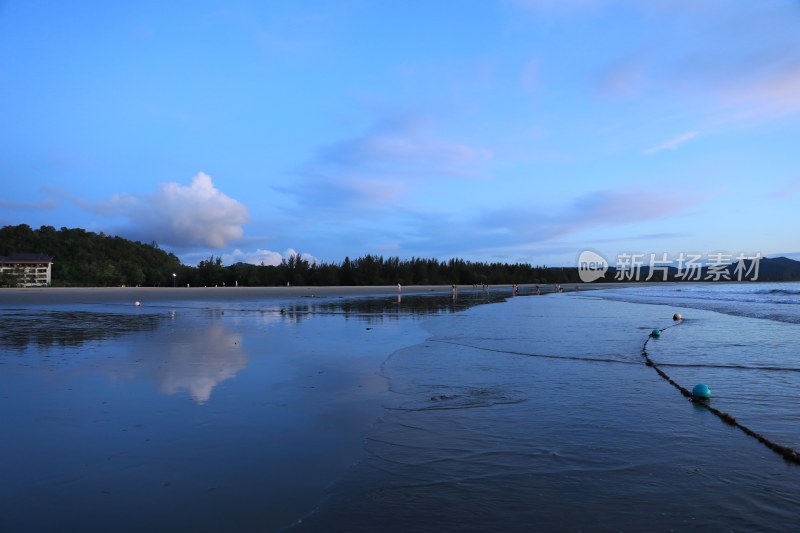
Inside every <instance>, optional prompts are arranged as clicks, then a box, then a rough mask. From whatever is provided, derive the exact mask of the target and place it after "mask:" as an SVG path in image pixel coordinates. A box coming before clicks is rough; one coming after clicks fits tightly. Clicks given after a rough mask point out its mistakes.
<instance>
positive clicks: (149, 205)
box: [94, 172, 250, 249]
mask: <svg viewBox="0 0 800 533" xmlns="http://www.w3.org/2000/svg"><path fill="white" fill-rule="evenodd" d="M94 210H95V211H97V212H100V213H103V214H113V215H117V216H122V217H125V218H127V219H128V220H129V221H130V223H131V226H132V227H131V228H129V230H127V231H125V233H128V234H131V235H132V236H134V237H135V238H138V239H141V240H143V241H156V242H158V243H160V244H166V245H169V246H175V247H189V246H207V247H209V248H216V249H219V248H224V247H225V246H227V245H228V244H229V243H230V242H232V241H236V240H237V239H240V238H241V237H242V235H243V234H244V230H243V228H242V225H243V224H245V223H246V222H247V221H248V220H249V219H250V215H249V214H248V212H247V207H245V206H244V205H243V204H241V203H240V202H238V201H236V200H234V199H233V198H230V197H229V196H227V195H225V194H224V193H223V192H222V191H220V190H219V189H217V188H216V187H215V186H214V183H213V182H212V181H211V176H209V175H207V174H205V173H203V172H200V173H198V174H197V175H195V176H194V177H193V178H192V181H191V183H190V184H189V185H181V184H179V183H174V182H170V183H162V184H161V185H159V187H158V189H156V191H155V192H154V193H152V194H149V195H143V196H136V195H114V196H112V197H111V198H109V200H108V201H106V202H104V203H102V204H100V205H96V206H94Z"/></svg>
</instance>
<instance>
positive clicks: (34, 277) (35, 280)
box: [0, 254, 53, 287]
mask: <svg viewBox="0 0 800 533" xmlns="http://www.w3.org/2000/svg"><path fill="white" fill-rule="evenodd" d="M52 271H53V258H52V257H50V256H47V255H42V254H11V255H9V256H2V255H0V276H3V275H7V276H8V275H10V276H13V277H15V278H16V279H17V286H18V287H48V286H49V285H50V282H51V279H52V278H51V276H52Z"/></svg>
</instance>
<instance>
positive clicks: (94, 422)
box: [0, 286, 800, 531]
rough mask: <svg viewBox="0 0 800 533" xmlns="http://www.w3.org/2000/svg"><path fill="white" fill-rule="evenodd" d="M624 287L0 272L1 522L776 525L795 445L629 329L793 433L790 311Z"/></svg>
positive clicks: (41, 527) (78, 526) (600, 527)
mask: <svg viewBox="0 0 800 533" xmlns="http://www.w3.org/2000/svg"><path fill="white" fill-rule="evenodd" d="M530 290H531V288H530V287H522V288H521V292H522V293H523V294H530ZM626 290H628V289H626ZM791 290H793V289H791ZM630 291H633V292H632V293H631V294H627V293H626V292H624V291H617V290H611V291H580V292H572V293H569V294H546V295H543V296H521V297H512V296H511V294H510V290H509V288H508V287H495V288H491V289H490V290H487V291H484V290H481V289H472V288H471V287H460V288H459V291H458V293H457V294H453V293H452V290H451V288H450V287H449V286H448V287H414V288H411V287H409V288H406V287H403V288H402V293H401V294H399V295H398V291H397V287H381V288H317V287H313V288H311V287H288V288H283V287H281V288H278V289H249V288H242V287H239V288H221V287H214V288H207V289H201V288H198V289H194V288H192V289H186V288H175V289H172V288H169V289H166V288H165V289H142V288H117V289H97V290H83V289H41V290H36V291H28V290H27V289H26V290H25V291H17V292H13V293H12V292H4V291H3V292H0V313H2V316H3V322H2V323H3V326H2V333H3V337H2V338H3V344H2V347H1V348H2V351H0V376H1V377H0V391H2V392H0V413H1V414H2V418H0V420H2V424H3V428H2V432H3V434H4V435H13V438H11V439H3V441H2V444H0V452H1V453H2V455H1V456H2V457H3V460H2V462H0V465H1V466H0V477H2V479H4V480H5V482H4V484H3V485H2V489H0V531H48V530H53V531H55V530H60V529H72V530H81V531H108V530H115V531H141V530H143V529H148V530H152V531H161V530H164V531H166V530H169V531H221V530H226V531H277V530H286V529H288V530H300V531H306V530H307V531H386V530H410V529H415V530H419V529H421V530H453V531H455V530H458V531H486V530H502V531H530V530H548V531H552V530H595V531H611V530H615V531H616V530H622V529H628V530H630V529H633V530H643V529H646V530H652V531H668V530H677V529H680V530H699V529H708V528H711V529H714V530H722V529H725V530H758V531H765V530H774V531H788V530H791V529H792V528H793V526H794V524H796V523H797V521H798V519H800V512H798V509H799V508H800V506H799V505H798V504H800V490H799V489H800V481H799V480H800V477H798V472H800V470H798V466H797V465H794V464H791V463H788V462H786V461H784V460H783V459H782V458H781V457H779V456H778V455H776V454H775V453H774V452H773V451H771V450H769V449H768V448H766V447H764V446H763V445H762V444H761V443H759V442H758V441H757V440H755V439H753V438H751V437H749V436H747V435H746V434H744V433H743V432H741V431H740V430H739V429H737V428H735V427H731V426H729V425H727V424H725V423H723V422H722V421H720V420H719V419H718V418H717V417H716V416H714V415H713V414H712V413H710V412H709V411H707V410H705V409H703V408H702V407H701V406H698V405H695V404H693V403H692V402H689V401H687V400H686V399H685V398H684V397H683V396H681V395H680V394H679V393H678V392H677V391H676V389H675V388H674V387H673V386H671V385H670V384H669V383H667V382H666V381H665V380H664V379H662V378H661V377H660V376H659V375H658V374H657V373H656V372H655V371H654V370H653V368H650V367H648V366H647V365H646V364H645V362H644V360H643V358H642V345H643V343H644V342H645V341H646V340H647V339H648V335H649V333H650V332H651V331H652V330H653V329H654V328H667V329H666V330H665V331H664V334H663V335H662V337H661V338H660V339H658V342H657V343H655V342H654V343H653V344H652V346H651V347H649V348H648V350H649V352H650V353H651V356H652V357H653V359H654V360H655V361H657V362H658V363H659V364H664V367H663V368H664V369H665V370H666V371H667V372H669V373H671V374H672V375H674V376H675V378H676V379H678V380H679V381H681V382H682V383H684V384H689V387H691V385H694V383H695V382H697V381H701V380H708V381H710V385H711V387H712V389H713V390H714V391H715V395H714V397H713V398H712V402H714V405H718V406H720V407H721V408H724V409H725V410H726V411H727V412H731V413H732V414H735V415H736V416H737V419H740V420H742V421H743V422H746V423H747V424H749V425H751V426H753V427H754V428H757V429H758V430H759V431H761V432H763V433H764V434H766V435H768V436H770V437H771V438H774V439H775V440H776V441H779V442H781V443H784V444H785V445H787V446H795V445H797V444H798V442H800V439H798V430H797V424H796V413H797V408H798V405H800V401H798V398H797V393H796V392H795V391H796V390H797V389H796V375H797V373H798V372H797V371H796V370H795V369H796V368H797V367H798V366H800V365H798V364H797V361H796V360H794V359H792V358H793V357H795V355H794V354H795V352H794V348H793V346H796V344H792V343H793V341H792V339H793V338H796V336H795V335H796V333H797V328H798V325H797V324H795V323H792V322H791V321H790V320H783V321H780V320H770V319H764V318H761V317H748V316H736V315H733V314H730V313H722V312H721V311H720V310H719V309H717V310H712V309H701V308H698V306H697V305H696V304H695V302H690V301H687V300H684V301H683V303H684V304H687V305H680V303H681V300H680V299H677V298H676V299H673V300H670V299H669V298H670V295H669V294H666V295H661V294H660V295H658V297H657V298H650V299H649V300H648V299H647V294H648V293H647V291H646V290H645V289H641V290H640V289H637V288H633V289H631V290H629V292H630ZM611 293H614V294H616V296H615V295H614V294H611ZM620 295H621V296H620ZM642 295H644V296H642ZM636 298H639V300H638V301H637V300H636ZM136 301H138V302H139V303H140V305H138V306H137V305H135V302H136ZM655 302H659V303H660V304H657V303H655ZM665 303H666V304H667V305H664V304H665ZM764 305H766V304H764ZM750 307H752V306H750ZM784 307H785V305H784ZM675 312H679V313H681V314H682V315H683V316H684V318H685V319H684V321H683V322H682V323H681V324H680V325H676V324H675V322H674V321H673V320H672V316H673V314H674V313H675ZM765 321H766V322H765ZM722 332H725V334H724V335H721V333H722ZM767 339H772V342H773V347H774V348H775V349H772V350H763V349H761V348H759V346H761V345H762V344H761V343H762V341H765V340H767ZM712 348H713V349H712ZM721 352H724V353H725V357H726V358H731V357H735V358H736V366H737V367H739V368H738V369H734V368H729V367H730V366H732V365H730V364H727V363H729V361H721V359H720V358H721V357H722V355H719V354H720V353H721ZM697 354H703V355H704V357H705V358H704V359H703V360H702V361H701V360H699V359H696V357H699V355H697ZM713 354H717V355H716V356H715V355H713ZM729 354H733V355H729ZM693 358H694V359H693ZM722 363H726V364H722ZM668 365H672V366H668ZM701 365H702V366H701ZM723 367H724V368H723ZM767 367H769V368H771V369H772V370H765V368H767ZM764 374H767V375H768V376H767V378H768V379H769V380H771V381H765V380H766V379H767V378H764ZM767 385H771V386H772V389H771V390H772V391H774V395H768V396H765V397H758V394H757V393H758V391H759V390H762V389H761V388H762V387H765V386H767Z"/></svg>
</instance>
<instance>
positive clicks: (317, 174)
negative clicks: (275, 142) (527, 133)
mask: <svg viewBox="0 0 800 533" xmlns="http://www.w3.org/2000/svg"><path fill="white" fill-rule="evenodd" d="M428 126H429V125H428V123H426V121H424V120H420V119H419V118H417V117H399V118H388V119H383V120H380V121H378V122H377V123H375V124H374V125H373V126H372V127H371V128H369V129H368V130H366V131H365V132H364V133H363V134H361V135H357V136H355V137H350V138H346V139H342V140H340V141H336V142H333V143H330V144H327V145H324V146H321V147H320V148H318V149H317V150H316V153H315V154H314V157H313V159H312V160H311V161H310V162H308V163H307V164H306V165H304V167H303V168H302V169H301V171H300V173H299V175H300V179H299V180H298V181H297V182H296V183H294V184H291V185H288V186H282V187H275V189H276V190H278V191H280V192H284V193H288V194H291V195H293V196H295V197H296V198H297V199H298V200H299V203H300V204H301V205H303V206H305V207H313V208H316V209H322V210H325V211H331V210H336V209H342V208H344V209H354V208H359V209H366V210H383V209H385V208H387V207H389V206H390V204H392V203H393V202H396V201H398V200H399V199H401V198H402V197H403V196H404V195H406V194H408V193H409V192H413V191H414V189H416V188H417V187H419V186H421V185H423V184H425V183H427V182H428V181H429V180H431V179H464V178H475V177H476V176H478V175H480V171H481V169H482V165H484V164H486V163H487V162H488V161H489V160H491V159H492V156H493V154H492V152H491V151H490V150H488V149H486V148H483V147H479V146H472V145H469V144H465V143H458V142H452V141H449V140H443V139H440V138H436V137H435V136H433V135H431V134H430V132H429V131H428V129H429V127H428Z"/></svg>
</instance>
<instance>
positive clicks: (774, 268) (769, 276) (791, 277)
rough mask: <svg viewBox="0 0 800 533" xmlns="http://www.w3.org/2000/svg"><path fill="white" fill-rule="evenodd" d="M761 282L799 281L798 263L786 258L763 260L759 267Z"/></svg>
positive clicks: (799, 263)
mask: <svg viewBox="0 0 800 533" xmlns="http://www.w3.org/2000/svg"><path fill="white" fill-rule="evenodd" d="M758 279H759V280H761V281H800V261H795V260H794V259H789V258H788V257H774V258H764V259H762V260H761V264H760V265H759V275H758Z"/></svg>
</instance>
